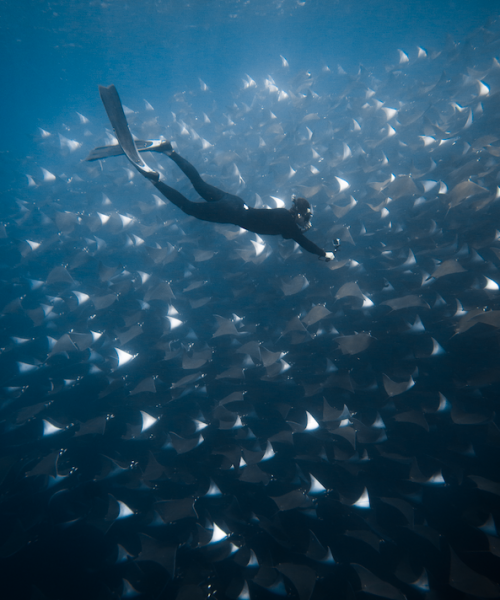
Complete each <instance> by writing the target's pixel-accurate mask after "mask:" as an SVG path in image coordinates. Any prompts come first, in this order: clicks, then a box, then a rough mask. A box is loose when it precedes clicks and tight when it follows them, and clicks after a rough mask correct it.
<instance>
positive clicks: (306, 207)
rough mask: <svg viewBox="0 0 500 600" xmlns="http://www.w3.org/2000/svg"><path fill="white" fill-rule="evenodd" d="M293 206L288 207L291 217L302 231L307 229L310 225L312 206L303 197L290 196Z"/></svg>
mask: <svg viewBox="0 0 500 600" xmlns="http://www.w3.org/2000/svg"><path fill="white" fill-rule="evenodd" d="M292 202H293V206H292V208H291V209H290V213H291V215H292V217H293V218H294V219H295V222H296V223H297V225H298V226H299V228H300V229H301V230H302V231H307V230H308V229H309V228H310V227H311V218H312V216H313V211H312V207H311V205H310V204H309V202H308V201H307V200H306V199H305V198H297V196H292Z"/></svg>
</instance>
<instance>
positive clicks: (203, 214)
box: [154, 152, 325, 256]
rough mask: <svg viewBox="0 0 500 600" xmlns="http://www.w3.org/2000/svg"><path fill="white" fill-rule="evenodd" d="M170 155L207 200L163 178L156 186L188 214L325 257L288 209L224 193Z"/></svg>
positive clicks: (184, 163)
mask: <svg viewBox="0 0 500 600" xmlns="http://www.w3.org/2000/svg"><path fill="white" fill-rule="evenodd" d="M168 156H169V157H170V158H171V159H172V160H173V161H174V162H175V164H176V165H177V166H178V167H179V168H180V169H181V170H182V172H183V173H184V174H185V175H186V176H187V177H188V178H189V181H190V182H191V183H192V184H193V187H194V189H195V190H196V191H197V192H198V194H200V196H201V197H202V198H203V199H204V200H206V202H207V203H205V202H191V201H190V200H188V199H187V198H186V197H185V196H183V195H182V194H181V193H180V192H178V191H177V190H175V189H174V188H171V187H170V186H168V185H167V184H165V183H163V182H162V181H158V182H157V183H154V186H155V187H156V189H157V190H158V191H159V192H161V193H162V194H163V195H164V196H165V198H167V199H168V200H170V202H172V203H173V204H175V205H176V206H178V207H179V208H180V209H181V210H182V211H183V212H184V213H186V214H187V215H190V216H192V217H196V218H197V219H200V220H201V221H211V222H212V223H224V224H226V223H227V224H232V225H238V226H239V227H242V228H243V229H247V230H248V231H253V232H254V233H257V234H259V235H281V236H283V237H284V238H285V239H286V240H294V241H295V242H297V244H300V246H302V248H304V249H305V250H307V251H308V252H312V253H313V254H317V255H318V256H325V251H324V250H322V249H321V248H320V247H319V246H316V244H314V243H313V242H311V240H308V239H307V238H306V237H305V236H304V234H303V233H302V232H301V230H300V229H299V227H298V226H297V223H296V222H295V219H294V218H293V216H292V215H291V213H290V211H288V210H287V209H286V208H271V209H265V208H250V207H248V206H247V205H246V204H245V202H244V201H243V200H242V199H241V198H240V197H239V196H234V195H233V194H228V193H226V192H223V191H222V190H219V189H218V188H216V187H214V186H213V185H210V184H208V183H206V182H205V181H203V179H202V178H201V176H200V174H199V173H198V171H197V170H196V169H195V168H194V167H193V165H192V164H191V163H189V162H188V161H187V160H186V159H185V158H182V156H179V155H178V154H177V153H176V152H172V153H171V154H169V155H168Z"/></svg>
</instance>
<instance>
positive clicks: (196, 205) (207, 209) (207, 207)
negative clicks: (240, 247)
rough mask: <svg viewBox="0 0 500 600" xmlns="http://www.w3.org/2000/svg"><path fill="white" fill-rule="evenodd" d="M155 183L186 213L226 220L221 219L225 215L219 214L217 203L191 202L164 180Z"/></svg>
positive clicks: (210, 218)
mask: <svg viewBox="0 0 500 600" xmlns="http://www.w3.org/2000/svg"><path fill="white" fill-rule="evenodd" d="M153 185H154V186H155V188H156V189H157V190H158V191H159V192H160V193H161V194H162V195H163V196H165V198H167V200H170V202H172V204H175V206H177V207H178V208H180V209H181V210H182V212H183V213H185V214H186V215H189V216H191V217H196V218H197V219H201V220H202V221H211V222H214V223H219V222H224V221H223V220H222V221H221V218H222V219H223V217H221V215H220V214H219V212H220V211H218V210H217V208H218V207H217V205H215V204H205V203H204V202H191V200H188V199H187V198H186V197H185V196H183V195H182V194H181V193H180V192H178V191H177V190H175V189H174V188H171V187H170V186H169V185H167V184H166V183H163V181H156V182H153Z"/></svg>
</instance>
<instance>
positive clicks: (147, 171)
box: [131, 161, 160, 183]
mask: <svg viewBox="0 0 500 600" xmlns="http://www.w3.org/2000/svg"><path fill="white" fill-rule="evenodd" d="M131 162H132V164H133V165H134V167H135V168H136V169H137V170H138V171H139V173H140V174H141V175H142V176H143V177H146V179H149V180H150V181H152V182H153V183H157V182H158V181H160V174H159V173H157V172H156V171H153V169H151V168H150V167H148V165H147V164H146V163H142V165H139V164H137V163H136V162H133V161H131Z"/></svg>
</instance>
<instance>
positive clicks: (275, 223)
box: [86, 85, 339, 261]
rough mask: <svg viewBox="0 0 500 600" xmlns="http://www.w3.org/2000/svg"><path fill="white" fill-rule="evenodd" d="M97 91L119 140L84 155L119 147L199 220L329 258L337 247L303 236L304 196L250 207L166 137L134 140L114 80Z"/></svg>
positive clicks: (308, 213) (307, 210)
mask: <svg viewBox="0 0 500 600" xmlns="http://www.w3.org/2000/svg"><path fill="white" fill-rule="evenodd" d="M99 93H100V96H101V100H102V102H103V104H104V108H105V109H106V112H107V114H108V117H109V120H110V122H111V125H112V126H113V129H114V130H115V133H116V137H117V139H118V142H119V145H116V144H115V145H113V146H102V147H99V148H96V149H95V150H93V151H92V152H91V153H90V155H89V156H88V157H87V159H86V160H97V159H100V158H106V157H109V156H117V155H119V154H123V153H125V155H126V156H127V158H128V159H129V160H130V162H131V163H132V164H133V165H134V167H135V168H136V169H137V170H138V171H139V173H141V175H143V176H144V177H146V178H147V179H149V180H150V181H151V182H152V184H153V185H154V186H155V187H156V189H157V190H158V191H159V192H160V193H161V194H162V195H163V196H165V198H167V199H168V200H170V202H172V204H175V206H177V207H179V208H180V209H181V210H182V211H183V212H184V213H186V214H187V215H190V216H192V217H195V218H197V219H200V220H201V221H210V222H212V223H224V224H231V225H237V226H238V227H242V228H243V229H246V230H247V231H252V232H253V233H257V234H259V235H281V236H282V237H283V238H285V239H286V240H289V239H291V240H294V241H295V242H297V244H299V245H300V246H302V248H304V250H307V251H308V252H311V253H312V254H317V255H318V256H319V257H320V258H324V259H325V260H326V261H329V260H333V259H334V258H335V252H336V251H337V250H338V248H339V241H338V240H334V246H335V247H334V250H333V252H325V251H324V250H322V249H321V248H320V247H319V246H317V245H316V244H314V243H313V242H312V241H311V240H309V239H308V238H306V237H305V236H304V234H303V232H304V231H307V230H308V229H309V228H310V227H311V218H312V214H313V213H312V209H311V205H310V204H309V202H308V201H307V200H306V199H305V198H297V197H295V196H293V197H292V201H293V206H292V208H291V209H290V210H287V209H286V208H272V209H257V208H250V207H249V206H247V205H246V204H245V202H244V201H243V200H242V199H241V198H240V197H239V196H235V195H233V194H229V193H227V192H224V191H222V190H220V189H218V188H216V187H214V186H213V185H210V184H208V183H206V182H205V181H203V179H202V178H201V176H200V174H199V173H198V171H197V170H196V169H195V168H194V167H193V165H191V164H190V163H189V162H188V161H187V160H186V159H185V158H183V157H182V156H180V155H179V154H177V152H175V150H174V149H173V148H172V145H171V143H170V142H168V141H166V140H147V141H137V142H134V140H133V138H132V134H131V133H130V129H129V127H128V123H127V118H126V117H125V113H124V112H123V107H122V103H121V101H120V97H119V95H118V92H117V90H116V88H115V86H114V85H110V86H109V87H104V86H99ZM138 150H140V151H141V152H145V151H147V152H160V153H163V154H166V155H167V156H168V157H169V158H170V159H172V160H173V161H174V162H175V164H176V165H177V166H178V167H179V168H180V169H181V171H182V172H183V173H184V174H185V175H186V177H188V179H189V181H190V182H191V184H192V185H193V187H194V189H195V190H196V191H197V192H198V194H199V195H200V196H201V197H202V198H203V199H204V200H205V201H206V203H205V202H191V201H190V200H188V199H187V198H186V197H185V196H183V195H182V194H181V193H180V192H178V191H177V190H175V189H174V188H172V187H170V186H168V185H167V184H165V183H164V182H163V181H160V176H159V174H158V173H157V172H156V171H154V170H153V169H151V168H150V167H149V166H148V165H147V164H146V163H145V162H144V161H143V160H142V158H141V157H140V156H139V153H138Z"/></svg>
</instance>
